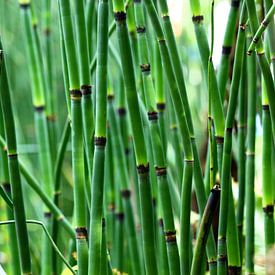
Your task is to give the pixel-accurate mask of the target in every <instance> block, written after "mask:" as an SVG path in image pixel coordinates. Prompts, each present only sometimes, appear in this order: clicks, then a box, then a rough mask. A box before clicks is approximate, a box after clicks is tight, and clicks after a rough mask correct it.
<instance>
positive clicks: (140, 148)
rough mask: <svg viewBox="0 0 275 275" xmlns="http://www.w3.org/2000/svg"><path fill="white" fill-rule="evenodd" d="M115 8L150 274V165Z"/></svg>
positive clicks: (119, 6) (117, 4) (123, 26)
mask: <svg viewBox="0 0 275 275" xmlns="http://www.w3.org/2000/svg"><path fill="white" fill-rule="evenodd" d="M113 7H114V16H115V20H116V26H117V34H118V42H119V48H120V56H121V65H122V71H123V77H124V83H125V91H126V99H127V103H128V109H129V115H130V122H131V123H130V124H131V127H132V133H133V142H134V148H135V155H136V164H137V170H138V176H139V199H140V207H141V223H142V237H143V253H144V261H145V268H146V272H147V273H148V274H156V272H157V265H156V255H155V236H154V220H153V205H152V196H151V185H150V181H149V164H148V159H147V152H146V146H145V138H144V133H143V129H142V121H141V115H140V111H139V106H138V98H137V90H136V83H135V73H134V67H133V59H132V53H131V48H130V41H129V35H128V32H127V23H126V13H125V9H124V5H123V1H121V0H114V1H113Z"/></svg>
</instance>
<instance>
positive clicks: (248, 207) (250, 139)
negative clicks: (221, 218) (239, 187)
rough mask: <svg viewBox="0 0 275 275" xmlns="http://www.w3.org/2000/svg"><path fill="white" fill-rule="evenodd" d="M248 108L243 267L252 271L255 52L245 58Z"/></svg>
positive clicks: (247, 270) (248, 271)
mask: <svg viewBox="0 0 275 275" xmlns="http://www.w3.org/2000/svg"><path fill="white" fill-rule="evenodd" d="M247 71H248V110H247V150H246V175H245V217H246V220H245V221H246V223H245V228H246V231H245V236H246V238H245V268H246V272H247V273H254V233H255V232H254V214H255V191H254V177H255V135H256V133H255V132H256V79H257V78H256V57H255V52H254V53H252V56H251V57H249V58H247Z"/></svg>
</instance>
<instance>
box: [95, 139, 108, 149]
mask: <svg viewBox="0 0 275 275" xmlns="http://www.w3.org/2000/svg"><path fill="white" fill-rule="evenodd" d="M106 141H107V139H106V137H96V136H95V138H94V144H95V146H102V147H104V146H105V145H106Z"/></svg>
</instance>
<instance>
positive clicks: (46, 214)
mask: <svg viewBox="0 0 275 275" xmlns="http://www.w3.org/2000/svg"><path fill="white" fill-rule="evenodd" d="M51 216H52V213H51V212H48V211H47V212H44V218H45V219H50V218H51Z"/></svg>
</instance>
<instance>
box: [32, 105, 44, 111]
mask: <svg viewBox="0 0 275 275" xmlns="http://www.w3.org/2000/svg"><path fill="white" fill-rule="evenodd" d="M34 110H35V111H36V112H43V111H44V110H45V105H39V106H34Z"/></svg>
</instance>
